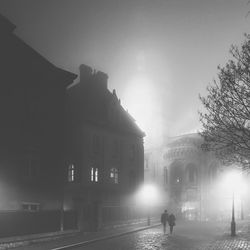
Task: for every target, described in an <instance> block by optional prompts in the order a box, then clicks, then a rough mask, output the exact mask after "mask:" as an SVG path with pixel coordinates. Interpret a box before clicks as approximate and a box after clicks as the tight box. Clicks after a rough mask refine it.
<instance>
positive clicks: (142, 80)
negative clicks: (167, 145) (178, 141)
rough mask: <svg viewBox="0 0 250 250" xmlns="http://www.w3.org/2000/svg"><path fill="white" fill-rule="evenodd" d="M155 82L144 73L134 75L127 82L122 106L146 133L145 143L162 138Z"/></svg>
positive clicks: (160, 113)
mask: <svg viewBox="0 0 250 250" xmlns="http://www.w3.org/2000/svg"><path fill="white" fill-rule="evenodd" d="M154 86H155V83H154V82H153V81H152V80H151V79H150V77H149V76H147V74H145V73H142V72H141V73H138V74H136V75H134V76H133V77H132V78H131V79H130V80H129V81H128V83H127V89H126V90H125V93H124V96H123V100H124V107H125V108H126V109H128V112H129V113H130V114H131V115H132V116H133V117H134V118H135V120H136V123H137V125H138V126H139V127H140V128H141V129H142V130H143V131H144V132H145V133H146V144H155V143H156V142H158V141H159V140H160V139H161V138H162V131H163V127H162V124H163V122H162V111H161V102H160V100H159V99H158V98H157V95H156V93H157V91H156V90H155V87H154Z"/></svg>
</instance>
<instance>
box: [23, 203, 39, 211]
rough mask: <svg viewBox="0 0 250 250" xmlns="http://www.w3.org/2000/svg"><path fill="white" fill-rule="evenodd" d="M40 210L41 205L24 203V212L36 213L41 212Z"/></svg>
mask: <svg viewBox="0 0 250 250" xmlns="http://www.w3.org/2000/svg"><path fill="white" fill-rule="evenodd" d="M39 209H40V204H39V203H30V202H23V203H22V210H25V211H29V212H36V211H39Z"/></svg>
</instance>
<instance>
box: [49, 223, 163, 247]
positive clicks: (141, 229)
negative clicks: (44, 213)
mask: <svg viewBox="0 0 250 250" xmlns="http://www.w3.org/2000/svg"><path fill="white" fill-rule="evenodd" d="M159 225H161V224H160V223H158V224H154V225H152V226H147V227H141V228H137V229H134V230H130V231H126V232H123V233H118V234H113V235H110V236H104V237H100V238H96V239H93V240H86V241H81V242H78V243H74V244H71V245H66V246H62V247H56V248H52V249H50V250H67V249H71V248H74V247H80V246H86V245H89V244H92V243H95V242H98V241H102V240H109V239H113V238H116V237H120V236H124V235H127V234H131V233H135V232H139V231H143V230H147V229H149V228H153V227H157V226H159Z"/></svg>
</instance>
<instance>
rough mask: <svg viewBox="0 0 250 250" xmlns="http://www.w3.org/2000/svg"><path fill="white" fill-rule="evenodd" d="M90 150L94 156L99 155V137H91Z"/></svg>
mask: <svg viewBox="0 0 250 250" xmlns="http://www.w3.org/2000/svg"><path fill="white" fill-rule="evenodd" d="M92 150H93V153H94V154H99V153H100V152H101V138H100V136H99V135H94V136H93V145H92Z"/></svg>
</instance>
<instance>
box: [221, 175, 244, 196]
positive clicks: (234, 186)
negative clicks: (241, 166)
mask: <svg viewBox="0 0 250 250" xmlns="http://www.w3.org/2000/svg"><path fill="white" fill-rule="evenodd" d="M221 185H222V190H223V192H224V193H225V194H228V195H230V194H232V193H234V195H235V196H241V195H244V194H245V193H246V190H247V186H246V183H245V182H244V180H243V178H242V173H241V172H239V171H236V170H233V171H230V172H228V173H226V174H225V176H224V178H223V179H222V183H221Z"/></svg>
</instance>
